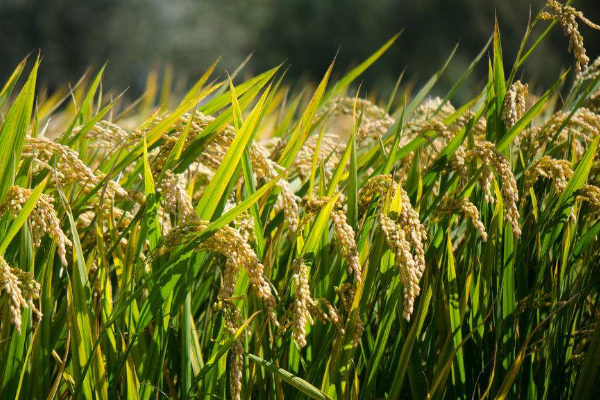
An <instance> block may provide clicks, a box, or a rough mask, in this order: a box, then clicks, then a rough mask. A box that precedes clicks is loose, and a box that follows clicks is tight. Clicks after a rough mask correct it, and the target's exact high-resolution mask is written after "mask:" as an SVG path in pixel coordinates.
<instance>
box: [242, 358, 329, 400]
mask: <svg viewBox="0 0 600 400" xmlns="http://www.w3.org/2000/svg"><path fill="white" fill-rule="evenodd" d="M248 357H249V358H250V359H251V360H252V361H254V362H256V363H257V364H259V365H260V366H262V367H263V368H265V369H266V370H268V371H269V372H271V373H272V374H273V375H275V376H276V377H278V378H280V379H281V380H283V381H284V382H286V383H288V384H290V385H291V386H293V387H295V388H296V389H298V390H299V391H300V392H302V393H304V394H305V395H307V396H308V397H310V398H311V399H317V400H331V397H329V396H327V395H326V394H325V393H323V392H322V391H320V390H319V389H317V388H316V387H315V386H313V385H311V384H310V383H308V382H307V381H305V380H304V379H302V378H299V377H297V376H296V375H294V374H292V373H291V372H288V371H286V370H284V369H283V368H279V367H278V366H276V365H275V364H273V363H272V362H270V361H266V360H264V359H262V358H260V357H258V356H255V355H254V354H248Z"/></svg>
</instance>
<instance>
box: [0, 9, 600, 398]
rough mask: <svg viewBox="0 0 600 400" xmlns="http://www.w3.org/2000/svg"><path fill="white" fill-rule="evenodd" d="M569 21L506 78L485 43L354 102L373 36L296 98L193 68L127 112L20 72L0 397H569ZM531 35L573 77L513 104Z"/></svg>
mask: <svg viewBox="0 0 600 400" xmlns="http://www.w3.org/2000/svg"><path fill="white" fill-rule="evenodd" d="M569 3H570V2H569ZM578 21H580V22H583V23H584V24H585V25H588V26H589V27H591V28H596V29H597V28H599V27H598V26H597V25H595V24H594V23H592V22H591V21H588V20H587V19H586V18H585V17H584V16H583V14H582V13H580V12H579V11H577V10H576V9H575V8H573V7H572V6H570V5H569V4H562V3H559V2H557V1H553V0H550V1H549V2H548V4H547V6H546V8H545V9H544V10H541V11H540V13H538V14H537V16H535V17H534V18H533V19H532V20H531V22H530V23H529V25H528V27H527V30H526V33H525V37H524V38H523V41H522V43H521V47H520V49H519V51H518V54H516V57H515V59H516V61H515V63H514V65H513V66H512V67H508V66H507V64H505V61H506V59H507V58H506V57H504V56H503V53H502V46H501V40H500V30H499V28H498V25H497V24H496V26H495V27H494V30H493V34H492V36H491V38H490V40H489V41H488V43H487V44H486V46H485V47H484V48H483V49H482V51H481V53H480V54H479V55H478V56H477V57H476V58H475V59H474V60H473V61H472V63H471V65H470V66H469V68H467V69H466V70H465V72H464V75H463V76H462V77H461V78H460V80H459V81H458V82H457V83H456V85H455V86H454V87H453V88H452V90H451V91H450V92H449V93H448V94H447V95H446V96H445V97H443V98H442V97H434V96H433V95H432V94H431V93H432V92H431V91H432V89H433V88H434V87H435V84H436V81H437V80H438V79H439V77H440V76H441V75H442V74H443V72H444V69H445V68H446V66H447V65H448V64H449V63H450V62H452V60H451V58H452V56H451V55H450V57H449V58H448V62H447V63H446V64H445V65H444V66H442V67H441V68H440V70H439V71H438V72H437V73H436V74H435V75H434V76H433V77H431V79H430V80H429V81H427V82H426V83H425V84H424V85H423V86H422V88H421V89H420V90H419V91H418V92H416V93H411V91H410V90H409V88H410V87H412V85H410V84H408V85H407V84H405V83H404V82H402V80H401V78H400V79H399V80H398V85H397V86H396V87H395V88H394V90H393V91H392V95H391V96H390V97H389V98H363V97H361V96H362V95H364V93H363V92H362V91H361V90H360V88H359V85H358V83H359V79H360V78H359V77H360V75H361V73H362V72H364V71H365V70H366V69H367V68H368V67H370V66H371V65H372V64H373V63H375V62H376V61H377V59H378V58H380V57H381V56H382V55H383V54H384V53H385V52H386V51H387V50H388V49H389V48H390V47H391V46H392V45H393V44H394V42H395V41H396V40H398V36H397V37H394V38H392V39H391V40H390V41H389V42H387V43H385V44H384V45H383V46H382V47H381V48H380V49H379V50H377V51H376V52H375V53H374V54H373V55H372V56H371V57H369V58H368V59H367V60H365V61H364V62H362V63H361V64H359V65H358V66H357V67H356V68H354V69H353V70H351V71H349V72H348V73H347V74H345V75H342V76H341V77H340V78H339V79H337V80H336V79H334V76H337V75H339V73H338V72H337V71H334V65H333V64H332V65H331V67H330V68H329V69H328V70H327V71H326V73H325V75H324V77H323V79H322V80H321V82H320V83H318V84H317V85H316V86H315V87H307V88H304V90H297V88H296V89H291V88H290V87H288V86H286V84H287V83H286V79H285V76H284V73H283V71H282V68H281V66H279V67H276V68H273V69H271V70H269V71H266V72H263V73H261V74H259V75H257V76H255V77H251V78H249V79H247V80H245V81H241V80H240V79H238V77H237V76H236V74H234V75H233V76H232V77H227V78H226V79H223V78H222V77H215V76H216V74H215V69H216V68H217V64H216V63H215V64H214V65H213V66H211V67H210V68H209V69H208V70H207V71H206V73H205V74H204V75H203V76H202V77H201V78H200V79H199V80H198V81H197V82H195V83H194V84H193V86H191V89H190V90H189V91H188V92H187V93H172V91H171V87H170V85H169V80H168V79H165V83H164V84H163V85H162V87H160V86H159V85H158V84H157V82H158V80H157V79H150V80H149V84H148V88H147V93H146V94H145V95H144V96H143V97H142V98H140V99H138V100H137V101H133V102H126V101H125V100H124V99H123V96H121V95H120V94H119V93H115V92H110V91H108V92H106V91H104V88H103V87H102V85H101V82H102V77H103V74H104V68H102V69H100V70H99V71H98V72H97V73H96V74H95V75H94V76H92V75H87V76H84V77H83V78H82V79H81V80H80V81H79V82H78V83H77V85H75V86H74V87H72V88H65V89H59V90H57V91H55V92H53V93H45V92H41V91H39V90H36V79H37V74H38V68H39V66H40V59H37V60H27V59H26V60H24V61H23V62H22V63H21V64H20V65H18V66H17V68H16V69H15V71H14V73H13V74H12V76H11V77H10V78H9V80H8V81H7V82H6V83H4V85H3V86H2V89H1V92H0V110H1V111H2V113H1V116H2V119H1V128H0V171H1V174H0V233H1V234H0V290H1V308H0V398H2V399H13V398H15V399H16V398H19V399H65V398H75V399H144V400H145V399H160V398H174V399H188V398H203V399H215V398H217V399H219V398H228V399H236V400H237V399H250V398H253V399H254V398H260V399H262V398H265V399H266V398H274V399H286V398H287V399H304V398H312V399H381V398H389V399H398V398H415V399H423V398H432V399H438V398H460V399H471V398H479V399H485V398H498V399H504V398H528V399H538V398H544V399H547V398H552V399H554V398H557V399H566V398H576V399H585V398H595V397H596V396H597V394H598V393H600V382H599V380H598V379H597V377H598V372H599V369H598V368H599V363H600V324H599V323H598V321H599V316H600V304H599V302H600V295H599V290H600V279H599V273H600V270H599V266H600V245H599V237H598V234H599V232H600V160H599V158H598V157H597V155H596V153H597V147H598V142H599V141H600V61H598V60H597V61H595V62H593V63H590V62H589V58H588V56H587V55H586V52H585V47H584V45H583V36H582V35H581V33H580V32H579V26H578ZM556 25H560V26H561V27H562V28H563V30H564V32H565V35H566V36H567V39H568V41H569V50H570V51H573V53H574V58H575V66H574V68H573V71H572V72H571V71H570V70H569V71H567V72H565V73H564V74H562V75H561V76H559V77H557V80H556V83H555V84H554V85H553V86H552V87H550V88H548V89H547V90H546V91H545V92H539V93H533V92H534V89H533V88H530V87H529V86H528V83H527V80H526V79H525V78H526V77H527V75H526V74H523V73H522V70H523V67H524V65H526V62H527V61H528V59H529V58H530V57H531V56H535V49H536V47H537V46H538V45H539V43H540V42H541V41H542V40H544V39H545V37H546V36H547V35H548V33H549V32H550V30H551V29H552V28H553V27H554V26H556ZM590 34H597V33H596V32H592V33H590ZM400 40H401V39H400ZM486 55H488V56H489V57H488V63H487V66H488V71H489V73H488V76H487V77H486V79H484V80H483V81H484V84H483V87H481V88H479V89H478V90H476V91H474V93H475V92H476V95H475V96H474V97H473V98H472V99H471V100H470V101H468V102H466V103H465V104H462V105H457V104H453V101H454V94H455V93H456V90H457V89H458V88H459V87H461V86H462V85H463V83H464V82H465V81H466V79H467V77H468V76H469V75H470V74H471V72H472V71H473V70H475V67H476V66H477V65H479V64H480V63H482V62H485V56H486ZM511 58H512V57H511ZM518 76H521V80H518V79H517V77H518ZM571 78H572V79H571ZM234 81H235V82H236V83H235V84H234ZM238 81H239V82H238ZM571 81H572V82H573V83H572V85H571V84H567V83H566V82H571Z"/></svg>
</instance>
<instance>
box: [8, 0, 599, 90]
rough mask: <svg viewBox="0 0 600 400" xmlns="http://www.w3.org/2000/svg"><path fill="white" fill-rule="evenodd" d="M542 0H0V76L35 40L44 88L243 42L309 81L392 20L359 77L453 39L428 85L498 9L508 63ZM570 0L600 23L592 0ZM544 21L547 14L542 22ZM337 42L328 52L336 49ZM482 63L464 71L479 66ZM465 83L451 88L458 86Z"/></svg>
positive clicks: (264, 62) (535, 62)
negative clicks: (93, 71) (394, 40)
mask: <svg viewBox="0 0 600 400" xmlns="http://www.w3.org/2000/svg"><path fill="white" fill-rule="evenodd" d="M544 3H545V0H531V3H529V2H527V1H522V0H490V1H477V0H454V1H448V0H419V1H401V0H170V1H165V0H0V78H1V79H6V77H7V74H9V73H10V71H12V69H13V67H14V66H15V65H16V64H17V63H18V62H19V61H20V60H21V59H22V58H23V57H24V56H25V55H27V54H28V53H30V52H32V51H34V52H35V51H37V50H38V49H40V50H41V51H42V55H43V57H44V61H43V69H42V80H43V82H46V83H47V85H48V86H49V88H50V89H52V88H53V87H55V86H56V85H59V84H63V83H66V82H71V83H73V82H75V81H76V80H77V79H78V78H79V77H80V76H81V74H83V73H84V71H85V70H86V69H87V68H88V67H89V66H90V65H92V66H99V65H102V64H103V63H104V62H105V61H107V60H108V61H109V67H108V73H107V75H106V80H105V84H106V85H108V86H110V87H111V88H116V89H125V88H127V87H130V90H129V95H130V96H133V95H137V94H139V93H141V91H142V90H143V87H144V84H145V80H146V76H147V75H148V72H149V71H150V70H151V69H152V68H154V67H157V66H158V67H164V66H165V65H168V64H172V65H173V68H174V71H175V73H176V76H177V77H178V78H180V79H185V80H188V81H191V80H193V79H194V78H197V77H199V76H200V74H201V73H202V71H203V70H204V69H205V68H206V67H207V66H209V65H210V64H211V63H212V62H213V61H214V60H215V59H216V58H217V57H219V56H222V57H223V59H222V62H221V64H220V68H221V71H223V70H224V69H227V70H229V71H232V70H234V69H235V68H236V66H237V65H239V63H241V62H242V61H243V60H244V59H245V58H246V57H247V56H248V55H249V54H250V53H254V55H253V57H252V59H251V61H250V63H249V64H248V66H247V71H248V72H253V73H256V72H259V71H261V70H265V69H268V68H271V67H273V66H275V65H277V64H279V63H281V62H285V63H286V65H287V66H289V70H288V75H287V76H288V79H287V82H288V83H293V82H294V79H296V78H300V77H302V78H304V79H310V80H318V79H320V78H321V76H322V74H323V73H324V71H325V69H326V68H327V66H328V65H329V63H330V62H331V61H332V59H333V58H334V56H335V55H336V54H337V59H336V71H337V72H338V73H342V72H344V71H346V70H347V69H348V68H350V67H351V66H352V65H355V64H356V63H357V62H360V61H361V60H363V59H365V58H366V57H368V56H369V55H370V54H371V53H372V52H373V51H375V50H376V49H377V48H378V47H379V46H380V45H381V44H382V43H384V42H385V41H386V40H387V39H389V38H390V37H392V36H393V35H394V34H395V33H397V32H398V31H400V30H402V29H404V32H403V34H402V37H401V38H400V41H399V42H398V44H396V45H394V47H392V49H390V51H389V52H388V54H386V55H385V56H384V57H383V58H382V59H381V60H380V61H379V62H378V63H377V64H376V65H375V66H374V67H373V68H372V69H371V70H370V71H368V73H367V74H366V75H365V76H364V82H365V86H364V87H368V88H371V89H372V90H376V91H378V92H382V93H387V92H389V91H390V90H391V88H392V86H393V84H394V82H395V80H396V79H397V77H398V75H399V74H400V72H401V71H402V70H403V69H404V68H406V78H407V79H409V80H412V81H415V82H417V83H418V82H423V81H424V80H425V79H427V78H428V77H429V76H430V75H431V74H432V73H434V72H435V71H436V70H437V69H438V68H439V67H440V66H441V65H442V64H443V62H444V60H445V58H446V57H447V56H448V55H449V53H450V52H451V50H452V48H453V47H454V45H455V44H456V43H458V42H460V44H459V49H458V52H457V54H456V56H455V57H454V59H453V62H452V64H451V65H450V67H449V69H448V72H447V73H446V74H445V76H444V77H443V79H442V80H441V81H440V84H439V86H438V88H437V90H438V92H439V93H443V92H444V91H445V90H447V89H449V87H450V86H451V84H452V82H454V81H456V79H457V76H459V75H460V74H461V73H462V72H463V71H464V69H465V68H466V66H467V65H468V64H469V63H470V61H471V60H472V59H473V57H475V55H476V54H477V53H478V52H479V51H480V49H481V48H482V46H483V45H484V44H485V42H486V41H487V39H488V38H489V36H490V34H491V32H492V29H493V22H494V15H495V14H496V15H497V16H498V20H499V22H500V28H501V33H502V41H503V46H504V55H505V58H506V61H505V62H507V63H509V64H512V62H513V60H514V56H515V53H516V51H517V48H518V45H519V42H520V40H521V38H522V35H523V33H524V31H525V26H526V23H527V19H528V17H529V10H530V7H531V10H532V14H534V15H535V13H537V12H538V11H539V10H540V9H541V8H542V7H543V5H544ZM574 5H575V6H576V7H577V8H578V9H581V10H582V11H583V12H584V13H585V14H586V16H587V17H588V18H590V19H591V20H592V21H595V22H600V7H598V0H576V1H575V3H574ZM543 25H544V26H547V23H544V24H543ZM582 31H583V35H584V39H585V44H586V47H587V48H588V55H589V56H590V58H591V59H592V60H594V59H595V58H596V57H597V56H598V55H600V32H595V31H592V30H590V29H589V28H587V27H582ZM567 44H568V41H567V39H566V38H564V37H563V36H562V31H561V29H560V28H559V27H556V29H555V30H554V32H553V33H552V35H551V37H550V40H547V41H545V42H544V44H543V46H541V48H540V49H539V50H537V54H536V55H535V57H533V58H532V62H531V63H529V64H528V65H527V68H526V69H525V76H524V79H526V80H527V81H528V82H529V83H530V84H533V86H534V90H535V86H536V85H537V84H539V85H540V86H541V85H548V84H549V83H551V81H552V79H553V77H555V76H556V74H557V72H558V71H559V70H560V69H564V68H567V67H569V66H571V65H572V60H573V58H572V55H570V54H569V53H568V52H567ZM338 50H339V52H338ZM484 64H485V62H484V63H482V70H481V71H480V73H479V74H474V75H475V76H479V77H483V76H485V65H484ZM468 90H469V85H467V86H465V88H464V89H463V92H461V93H459V96H463V97H464V96H467V95H471V94H472V93H467V91H468Z"/></svg>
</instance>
